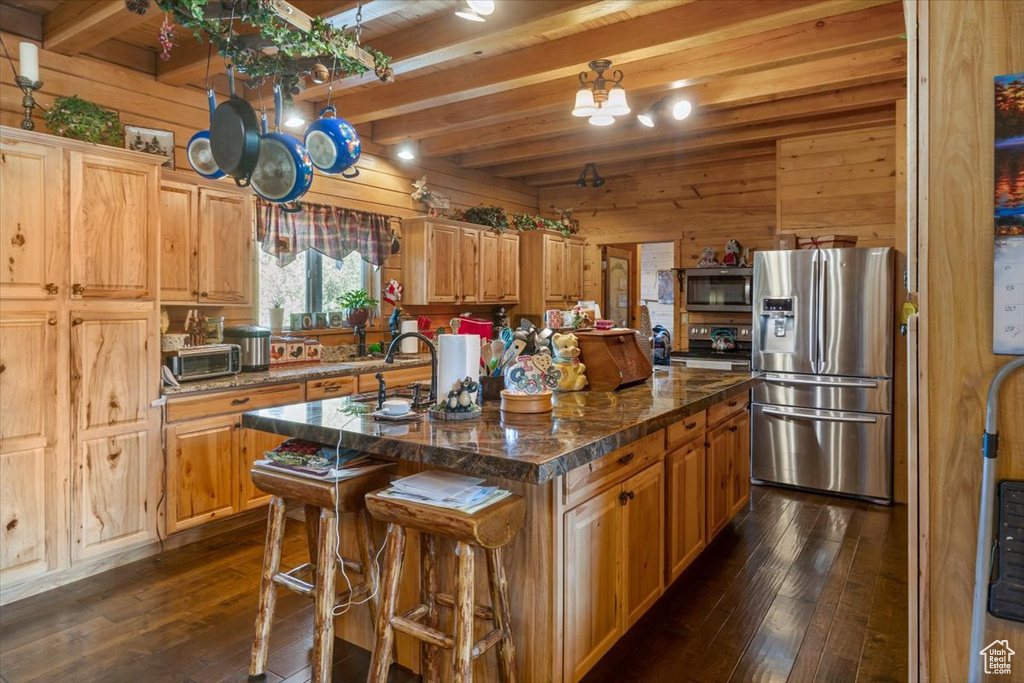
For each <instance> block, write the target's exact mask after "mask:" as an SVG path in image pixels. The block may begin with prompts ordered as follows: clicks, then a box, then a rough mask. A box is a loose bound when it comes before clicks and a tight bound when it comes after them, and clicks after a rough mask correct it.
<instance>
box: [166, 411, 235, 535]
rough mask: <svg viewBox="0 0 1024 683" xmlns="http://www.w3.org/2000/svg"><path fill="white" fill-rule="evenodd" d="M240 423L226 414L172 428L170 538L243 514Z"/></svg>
mask: <svg viewBox="0 0 1024 683" xmlns="http://www.w3.org/2000/svg"><path fill="white" fill-rule="evenodd" d="M238 420H239V417H238V416H237V415H227V416H225V417H215V418H210V419H208V420H195V421H193V422H185V423H182V424H179V425H175V426H173V427H168V428H167V533H169V534H170V533H174V532H175V531H181V530H182V529H189V528H191V527H194V526H198V525H200V524H205V523H206V522H209V521H211V520H214V519H219V518H221V517H227V516H230V515H233V514H235V513H236V512H238V511H239V509H238V504H237V501H238V496H236V494H235V492H236V491H237V490H238V486H237V479H236V477H237V476H238V475H237V473H238V469H237V462H238V458H237V453H238V432H239V431H240V426H239V425H238Z"/></svg>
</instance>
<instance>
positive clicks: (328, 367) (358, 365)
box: [161, 353, 430, 396]
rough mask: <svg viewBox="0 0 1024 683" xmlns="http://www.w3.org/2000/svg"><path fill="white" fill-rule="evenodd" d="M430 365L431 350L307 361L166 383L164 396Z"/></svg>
mask: <svg viewBox="0 0 1024 683" xmlns="http://www.w3.org/2000/svg"><path fill="white" fill-rule="evenodd" d="M426 365H430V354H427V353H419V354H410V355H401V354H398V355H396V356H395V362H394V363H391V364H388V363H385V362H384V360H383V358H371V359H368V360H358V361H346V362H341V363H327V362H324V363H305V364H297V365H286V366H283V367H272V368H271V369H270V370H265V371H263V372H240V373H238V374H237V375H228V376H226V377H214V378H212V379H208V380H201V379H200V380H195V381H194V382H182V383H181V385H180V386H171V385H166V384H165V385H164V386H163V387H162V389H161V393H162V394H163V395H164V396H180V395H182V394H198V393H201V392H207V391H223V390H225V389H237V388H238V387H251V386H256V385H260V384H280V383H283V382H304V381H306V380H310V379H320V378H321V377H345V376H346V375H365V374H373V373H376V372H381V371H382V370H383V371H386V370H397V369H399V368H418V367H423V366H426Z"/></svg>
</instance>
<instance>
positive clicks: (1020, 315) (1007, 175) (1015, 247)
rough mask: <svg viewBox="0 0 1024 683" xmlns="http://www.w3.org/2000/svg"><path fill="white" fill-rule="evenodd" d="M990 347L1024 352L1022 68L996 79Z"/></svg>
mask: <svg viewBox="0 0 1024 683" xmlns="http://www.w3.org/2000/svg"><path fill="white" fill-rule="evenodd" d="M994 93H995V155H994V159H995V169H994V170H995V184H994V189H995V193H994V194H995V196H994V200H995V203H994V213H993V218H994V224H995V251H994V253H995V270H994V277H993V296H992V351H993V353H997V354H1008V355H1018V356H1019V355H1024V73H1019V74H1009V75H1007V76H996V78H995V88H994Z"/></svg>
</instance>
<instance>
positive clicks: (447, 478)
mask: <svg viewBox="0 0 1024 683" xmlns="http://www.w3.org/2000/svg"><path fill="white" fill-rule="evenodd" d="M483 481H484V480H483V479H481V478H480V477H469V476H466V475H464V474H455V473H454V472H438V471H436V470H431V471H427V472H420V473H418V474H413V475H411V476H408V477H404V478H402V479H396V480H395V481H393V482H392V483H391V488H389V489H386V490H384V491H381V492H380V493H379V494H377V495H379V496H382V497H384V498H395V499H397V500H406V501H409V502H412V503H422V504H424V505H435V506H437V507H442V508H448V509H450V510H458V511H459V512H465V513H466V514H472V513H474V512H477V511H478V510H482V509H484V508H485V507H487V506H488V505H492V504H494V503H497V502H498V501H499V500H501V499H503V498H506V497H508V496H509V495H511V493H512V492H511V491H506V490H505V489H500V488H498V487H497V486H481V484H482V483H483Z"/></svg>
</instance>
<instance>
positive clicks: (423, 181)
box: [410, 176, 451, 216]
mask: <svg viewBox="0 0 1024 683" xmlns="http://www.w3.org/2000/svg"><path fill="white" fill-rule="evenodd" d="M412 186H413V187H414V188H415V189H414V190H413V192H412V194H411V195H410V196H411V197H412V200H413V201H416V202H423V203H424V204H426V205H427V208H428V211H427V213H428V214H430V215H431V216H444V215H446V213H445V212H447V211H448V210H449V209H451V199H449V198H448V197H446V196H445V195H443V194H438V193H437V192H434V191H432V190H430V189H428V188H427V176H423V177H422V178H419V179H418V180H414V181H413V183H412Z"/></svg>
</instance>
